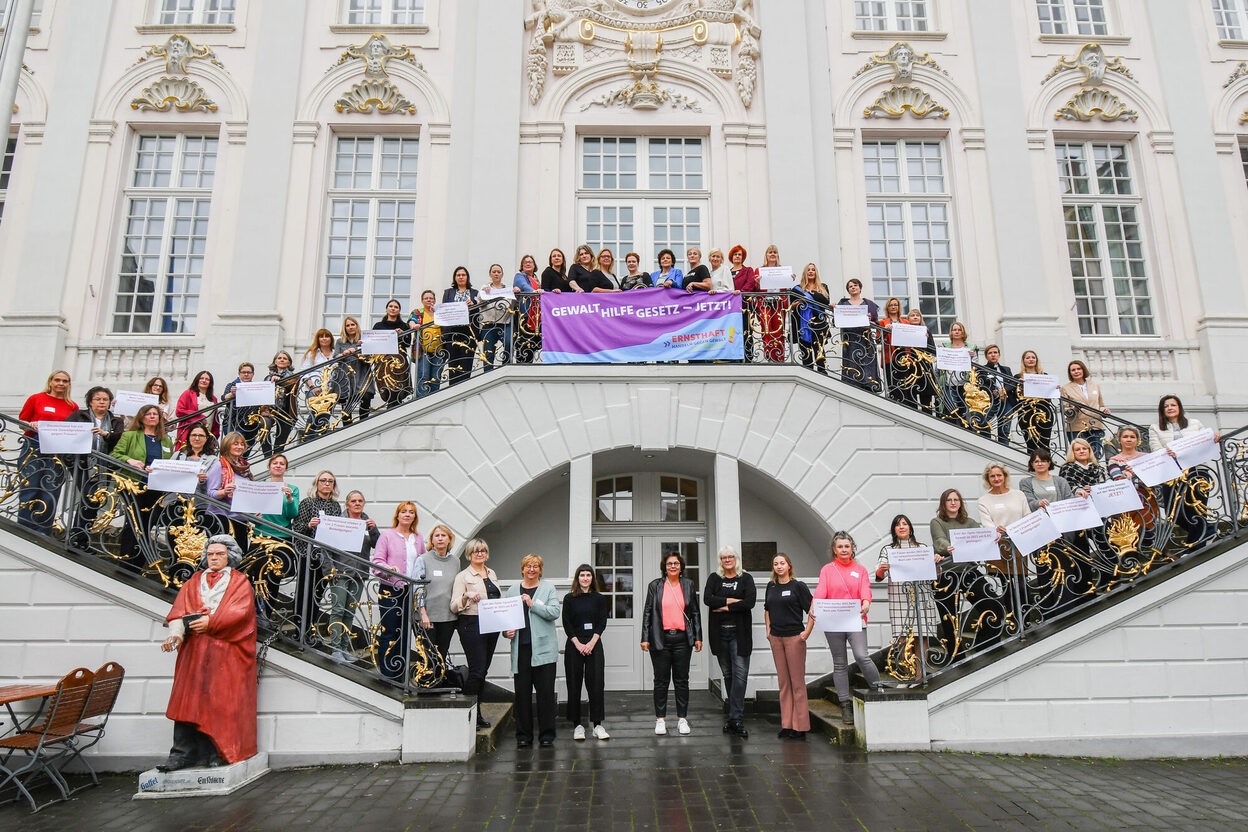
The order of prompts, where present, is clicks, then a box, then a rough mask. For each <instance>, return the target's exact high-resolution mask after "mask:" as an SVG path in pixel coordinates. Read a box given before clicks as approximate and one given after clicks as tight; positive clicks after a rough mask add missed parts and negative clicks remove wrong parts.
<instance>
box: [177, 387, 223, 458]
mask: <svg viewBox="0 0 1248 832" xmlns="http://www.w3.org/2000/svg"><path fill="white" fill-rule="evenodd" d="M216 403H217V397H216V396H214V395H213V393H212V373H210V372H208V371H207V370H200V371H199V372H198V373H196V374H195V378H193V379H191V386H190V387H188V388H186V389H185V390H183V391H182V395H180V396H178V405H177V407H176V408H175V409H174V413H175V414H176V415H177V418H178V441H177V446H178V447H179V448H180V447H182V445H183V443H185V442H186V434H187V431H189V430H190V429H191V425H194V424H198V423H200V422H203V423H205V424H207V425H208V431H209V433H211V434H212V435H213V436H216V435H217V434H218V433H219V432H220V424H219V422H218V421H217V411H215V410H214V411H213V412H212V415H211V416H210V417H208V419H207V420H205V419H204V418H203V417H200V418H199V419H194V420H191V419H187V418H186V417H187V416H190V415H192V414H195V413H199V412H200V411H202V410H207V409H208V408H210V407H212V406H213V405H214V404H216Z"/></svg>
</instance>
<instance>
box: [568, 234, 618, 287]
mask: <svg viewBox="0 0 1248 832" xmlns="http://www.w3.org/2000/svg"><path fill="white" fill-rule="evenodd" d="M575 257H576V262H575V263H573V264H572V268H570V269H568V283H569V284H570V285H571V286H572V288H573V290H574V291H577V292H613V291H615V286H613V285H612V284H611V283H610V281H608V280H607V279H606V278H605V277H603V276H602V275H601V274H600V273H599V272H598V271H597V267H596V266H595V265H594V250H593V249H592V248H590V247H589V246H587V245H585V244H583V243H582V244H581V245H579V246H577V247H576V254H575Z"/></svg>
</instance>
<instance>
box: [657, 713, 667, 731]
mask: <svg viewBox="0 0 1248 832" xmlns="http://www.w3.org/2000/svg"><path fill="white" fill-rule="evenodd" d="M654 733H656V734H660V735H662V734H666V733H667V720H666V719H664V718H663V717H659V718H658V719H656V720H655V721H654Z"/></svg>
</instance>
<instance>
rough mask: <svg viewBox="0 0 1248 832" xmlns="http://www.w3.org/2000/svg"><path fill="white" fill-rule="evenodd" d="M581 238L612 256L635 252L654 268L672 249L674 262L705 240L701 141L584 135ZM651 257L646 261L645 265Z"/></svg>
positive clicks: (705, 193) (705, 199) (619, 257)
mask: <svg viewBox="0 0 1248 832" xmlns="http://www.w3.org/2000/svg"><path fill="white" fill-rule="evenodd" d="M580 148H581V153H580V171H579V182H578V184H579V185H580V188H579V191H578V193H579V197H580V199H579V201H578V203H579V204H578V216H579V227H580V239H581V240H584V241H585V242H586V243H588V244H589V245H590V246H591V247H592V248H593V249H594V250H595V251H598V250H600V249H603V248H609V249H611V250H612V251H613V252H614V253H615V258H616V260H617V261H622V260H623V259H624V255H625V254H627V253H628V252H630V251H635V252H637V253H638V254H640V255H641V258H642V267H643V268H654V267H657V263H658V254H659V252H660V251H661V250H663V249H665V248H670V249H671V250H672V251H673V252H674V253H675V255H676V264H677V266H678V267H679V266H680V265H681V263H683V262H684V260H685V252H686V250H687V249H688V248H689V247H691V246H701V245H702V244H703V240H705V239H706V232H707V227H706V223H707V215H708V196H709V191H708V182H707V171H706V142H705V141H704V140H703V139H701V138H695V137H658V136H652V137H646V136H584V137H582V138H581V142H580ZM647 263H649V264H650V266H647V265H646V264H647Z"/></svg>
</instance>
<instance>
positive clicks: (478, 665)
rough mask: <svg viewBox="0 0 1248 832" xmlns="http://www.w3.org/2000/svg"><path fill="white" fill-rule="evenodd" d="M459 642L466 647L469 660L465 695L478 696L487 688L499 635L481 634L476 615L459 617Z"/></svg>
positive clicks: (465, 651) (465, 653)
mask: <svg viewBox="0 0 1248 832" xmlns="http://www.w3.org/2000/svg"><path fill="white" fill-rule="evenodd" d="M459 642H460V644H462V645H463V646H464V655H465V656H466V657H467V659H468V682H467V684H466V685H465V686H464V693H467V694H471V695H473V696H478V695H480V693H481V689H482V688H483V687H485V674H486V672H487V671H488V670H489V669H490V662H491V661H493V659H494V648H495V647H496V646H497V645H498V633H486V634H485V635H482V634H481V630H480V622H479V621H477V616H475V615H461V616H460V617H459Z"/></svg>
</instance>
